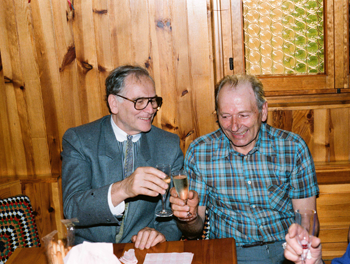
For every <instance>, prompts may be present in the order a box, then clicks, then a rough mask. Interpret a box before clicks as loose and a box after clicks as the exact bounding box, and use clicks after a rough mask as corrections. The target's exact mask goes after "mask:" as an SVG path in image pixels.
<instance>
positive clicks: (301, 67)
mask: <svg viewBox="0 0 350 264" xmlns="http://www.w3.org/2000/svg"><path fill="white" fill-rule="evenodd" d="M295 70H296V71H297V72H298V73H305V72H306V65H305V63H298V64H297V65H296V66H295Z"/></svg>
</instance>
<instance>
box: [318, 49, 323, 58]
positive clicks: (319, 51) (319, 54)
mask: <svg viewBox="0 0 350 264" xmlns="http://www.w3.org/2000/svg"><path fill="white" fill-rule="evenodd" d="M316 55H317V56H318V57H319V58H320V59H322V60H323V59H324V49H320V50H318V51H317V53H316Z"/></svg>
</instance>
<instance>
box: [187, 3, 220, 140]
mask: <svg viewBox="0 0 350 264" xmlns="http://www.w3.org/2000/svg"><path fill="white" fill-rule="evenodd" d="M187 10H188V29H189V32H188V34H189V36H191V38H190V42H189V50H190V54H191V74H192V83H191V86H192V87H193V88H194V90H193V94H192V96H193V97H192V99H193V104H194V112H193V114H194V117H195V123H196V124H197V126H198V129H196V130H195V136H199V135H204V134H207V133H209V132H212V131H214V130H215V129H216V128H217V126H216V123H215V121H216V115H215V113H214V110H215V102H214V89H213V86H214V85H213V84H214V77H213V68H212V67H213V65H212V63H211V61H210V58H209V57H208V54H210V53H209V45H211V39H210V37H209V36H208V35H207V34H206V32H207V31H208V30H207V29H208V20H207V15H206V14H207V11H208V10H207V4H206V3H204V1H203V2H200V1H188V2H187ZM200 124H207V125H206V126H201V125H200Z"/></svg>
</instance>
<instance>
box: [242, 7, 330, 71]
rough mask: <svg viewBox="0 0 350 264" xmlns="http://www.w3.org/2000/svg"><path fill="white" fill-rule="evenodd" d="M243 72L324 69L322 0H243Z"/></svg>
mask: <svg viewBox="0 0 350 264" xmlns="http://www.w3.org/2000/svg"><path fill="white" fill-rule="evenodd" d="M243 16H244V46H245V60H246V61H245V62H246V73H247V74H254V75H271V74H273V75H275V74H284V75H286V74H303V75H305V74H317V73H324V27H323V23H324V19H323V0H313V1H308V0H289V1H283V0H264V1H258V0H243Z"/></svg>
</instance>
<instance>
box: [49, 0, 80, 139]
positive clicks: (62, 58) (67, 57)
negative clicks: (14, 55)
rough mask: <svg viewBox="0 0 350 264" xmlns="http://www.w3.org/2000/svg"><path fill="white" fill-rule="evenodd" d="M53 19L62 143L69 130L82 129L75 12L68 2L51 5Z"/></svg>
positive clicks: (59, 124)
mask: <svg viewBox="0 0 350 264" xmlns="http://www.w3.org/2000/svg"><path fill="white" fill-rule="evenodd" d="M51 3H52V10H53V11H54V12H52V18H53V22H54V23H53V27H54V41H55V43H56V45H55V49H56V57H57V63H58V66H59V69H58V70H59V81H60V83H59V85H58V86H57V90H58V91H60V92H61V98H62V99H61V105H62V106H61V114H60V122H58V135H59V142H60V141H61V139H62V136H63V133H64V132H65V131H66V130H67V129H68V128H70V127H74V126H78V125H81V124H82V123H83V122H82V117H81V111H80V101H79V88H78V86H79V83H78V76H77V63H76V47H75V43H74V36H73V19H74V11H73V10H71V9H70V7H69V4H68V2H65V1H52V2H51Z"/></svg>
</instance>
